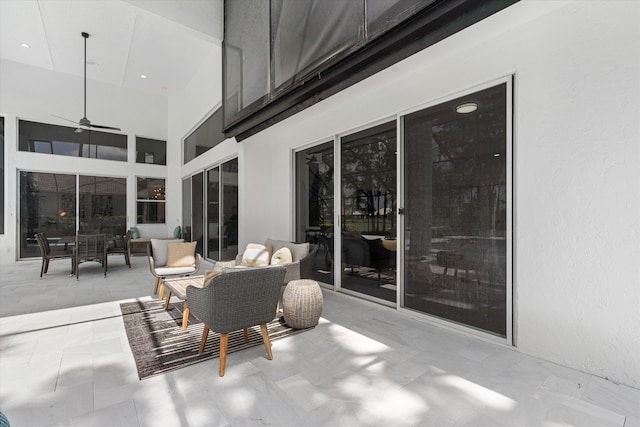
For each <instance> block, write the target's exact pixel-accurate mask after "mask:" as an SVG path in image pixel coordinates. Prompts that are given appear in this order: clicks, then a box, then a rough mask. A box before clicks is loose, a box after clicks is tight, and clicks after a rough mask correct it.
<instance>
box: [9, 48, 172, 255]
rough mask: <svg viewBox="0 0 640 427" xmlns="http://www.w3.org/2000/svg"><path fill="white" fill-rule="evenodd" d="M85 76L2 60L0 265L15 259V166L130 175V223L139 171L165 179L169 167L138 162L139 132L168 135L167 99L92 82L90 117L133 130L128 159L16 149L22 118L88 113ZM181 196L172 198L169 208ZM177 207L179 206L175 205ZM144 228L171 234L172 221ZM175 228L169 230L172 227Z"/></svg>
mask: <svg viewBox="0 0 640 427" xmlns="http://www.w3.org/2000/svg"><path fill="white" fill-rule="evenodd" d="M82 97H83V81H82V77H77V76H72V75H69V74H64V73H57V72H53V71H48V70H45V69H42V68H37V67H32V66H28V65H23V64H18V63H15V62H11V61H5V60H2V61H1V62H0V114H2V115H4V116H5V161H6V164H5V167H6V171H7V172H6V183H5V221H6V222H5V234H3V235H0V264H5V263H13V262H15V260H16V242H17V235H16V228H17V217H16V216H17V207H18V183H17V173H16V170H29V171H39V172H68V173H80V174H86V175H99V176H118V177H126V178H127V187H128V199H127V215H128V223H127V226H133V225H134V223H135V218H136V212H135V209H136V203H135V195H136V180H135V177H136V176H148V177H158V178H164V177H166V176H167V168H166V167H164V166H158V165H144V164H136V163H135V136H136V135H138V136H143V137H147V138H157V139H162V140H164V139H166V138H167V98H166V97H165V96H152V95H147V94H143V93H140V92H133V91H130V90H125V89H123V88H120V87H117V86H112V85H109V84H104V83H100V82H96V81H91V80H90V81H89V82H88V84H87V116H88V117H89V119H91V120H92V121H93V122H94V123H98V124H103V125H108V126H117V127H120V128H121V129H122V131H123V133H126V134H127V135H128V156H129V162H117V161H108V160H97V159H85V158H74V157H65V156H51V155H44V154H38V153H26V152H19V151H17V144H18V143H17V121H18V119H25V120H32V121H37V122H42V123H51V124H57V125H71V126H73V124H71V123H67V122H65V121H63V120H60V119H58V118H56V117H54V116H53V115H57V116H61V117H65V118H69V119H70V120H79V119H80V117H82V113H83V98H82ZM172 203H179V200H176V201H168V202H167V204H168V207H170V206H171V204H172ZM174 209H175V208H174ZM140 228H141V230H142V232H143V233H147V234H149V235H166V233H167V225H164V224H163V225H143V226H140ZM169 231H170V230H169Z"/></svg>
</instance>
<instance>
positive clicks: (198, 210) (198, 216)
mask: <svg viewBox="0 0 640 427" xmlns="http://www.w3.org/2000/svg"><path fill="white" fill-rule="evenodd" d="M204 214H205V213H204V172H200V173H197V174H195V175H193V176H192V177H191V215H192V217H191V219H192V221H191V241H192V242H198V243H197V244H196V252H197V253H199V254H204V252H203V251H204V231H203V228H204Z"/></svg>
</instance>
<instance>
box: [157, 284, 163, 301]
mask: <svg viewBox="0 0 640 427" xmlns="http://www.w3.org/2000/svg"><path fill="white" fill-rule="evenodd" d="M163 295H164V282H163V281H162V280H160V290H159V291H158V301H162V296H163Z"/></svg>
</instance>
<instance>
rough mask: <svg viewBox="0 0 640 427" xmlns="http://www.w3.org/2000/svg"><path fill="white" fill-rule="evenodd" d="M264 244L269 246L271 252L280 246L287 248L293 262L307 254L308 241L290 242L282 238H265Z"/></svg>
mask: <svg viewBox="0 0 640 427" xmlns="http://www.w3.org/2000/svg"><path fill="white" fill-rule="evenodd" d="M264 245H265V246H271V253H275V252H276V251H277V250H278V249H281V248H288V249H289V250H290V251H291V258H292V261H293V262H296V261H300V260H301V259H302V258H304V257H306V256H307V255H308V254H309V243H292V242H287V241H284V240H273V239H270V238H267V240H266V241H265V242H264Z"/></svg>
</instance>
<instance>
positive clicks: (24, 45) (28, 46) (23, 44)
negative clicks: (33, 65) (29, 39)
mask: <svg viewBox="0 0 640 427" xmlns="http://www.w3.org/2000/svg"><path fill="white" fill-rule="evenodd" d="M20 46H22V47H24V48H27V49H29V48H30V47H31V45H29V44H27V43H20Z"/></svg>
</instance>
